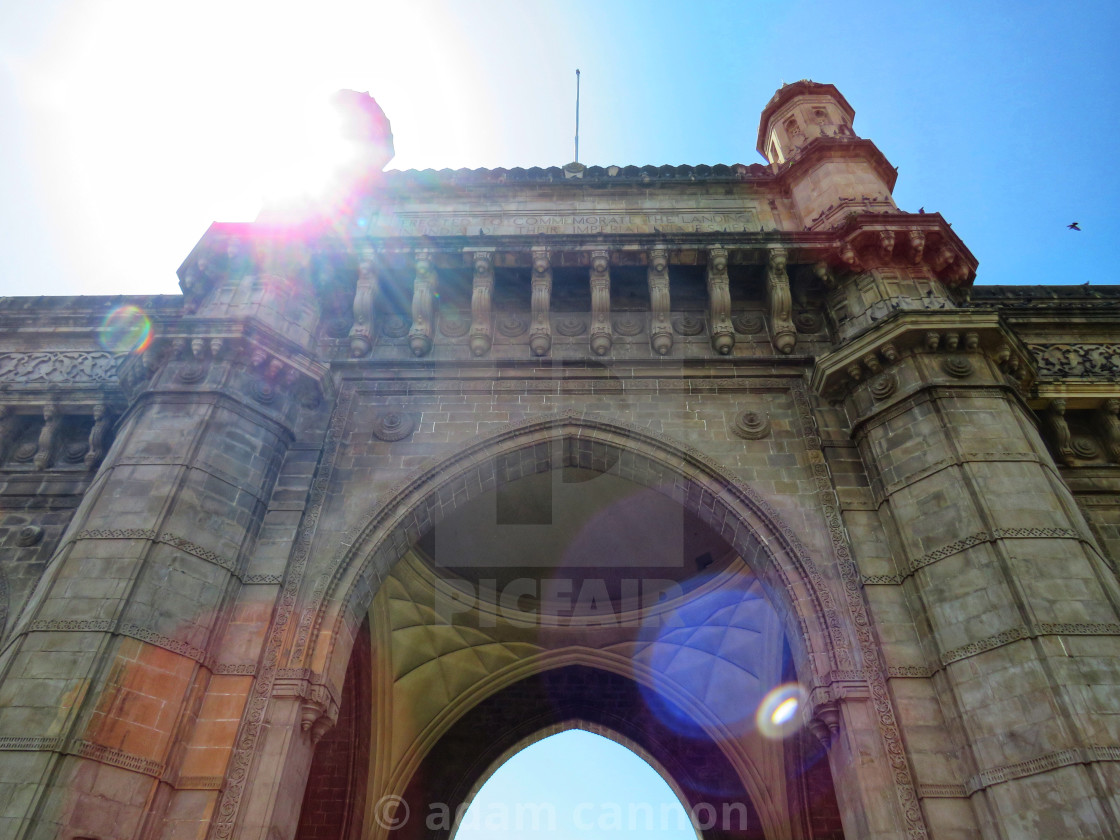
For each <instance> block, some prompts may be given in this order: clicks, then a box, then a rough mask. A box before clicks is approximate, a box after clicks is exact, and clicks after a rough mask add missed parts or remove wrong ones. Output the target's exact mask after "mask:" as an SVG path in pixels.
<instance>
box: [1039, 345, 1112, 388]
mask: <svg viewBox="0 0 1120 840" xmlns="http://www.w3.org/2000/svg"><path fill="white" fill-rule="evenodd" d="M1027 347H1028V349H1029V350H1030V352H1031V355H1033V356H1034V358H1035V361H1036V362H1037V363H1038V375H1039V378H1041V379H1051V378H1053V379H1064V378H1067V377H1085V378H1096V377H1101V378H1108V379H1110V380H1111V381H1113V382H1115V381H1118V380H1120V344H1029V345H1027Z"/></svg>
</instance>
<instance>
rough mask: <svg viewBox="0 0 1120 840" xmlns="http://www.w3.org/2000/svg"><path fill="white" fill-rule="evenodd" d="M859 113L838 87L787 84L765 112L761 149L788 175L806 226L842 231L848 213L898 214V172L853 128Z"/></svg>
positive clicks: (774, 167) (760, 132) (774, 165)
mask: <svg viewBox="0 0 1120 840" xmlns="http://www.w3.org/2000/svg"><path fill="white" fill-rule="evenodd" d="M855 114H856V112H855V109H853V108H852V106H851V105H849V104H848V100H846V99H845V98H844V96H843V95H842V94H841V93H840V91H838V90H837V89H836V87H835V86H834V85H822V84H818V83H817V82H810V81H807V80H802V81H800V82H794V83H793V84H792V85H784V86H783V87H782V88H780V89H779V90H778V92H777V93H775V94H774V96H773V98H772V99H771V100H770V102H769V103H767V105H766V107H765V108H764V109H763V110H762V119H761V122H760V124H759V129H758V151H759V152H761V153H762V155H763V156H764V157H765V158H766V159H767V160H768V161H770V165H771V166H772V167H773V169H774V172H775V173H778V174H781V175H783V176H784V177H785V178H786V179H787V182H788V184H789V189H790V193H791V194H792V196H793V199H794V201H795V202H796V203H797V209H798V211H799V212H800V214H801V218H802V220H803V224H804V225H805V226H806V227H808V228H809V229H811V230H829V229H831V228H834V227H836V225H837V224H838V223H839V222H840V221H842V220H843V219H844V218H845V217H846V216H847V215H848V214H850V213H853V212H857V213H862V212H868V211H870V212H875V213H892V212H897V207H896V206H895V203H894V200H893V199H892V198H891V190H893V189H894V182H895V179H896V177H897V173H896V172H895V170H894V167H892V166H891V165H890V162H889V161H887V159H886V158H885V157H884V156H883V153H882V152H880V151H879V149H878V148H876V146H875V144H874V143H872V142H871V141H870V140H863V139H861V138H860V137H858V136H857V135H856V133H855V132H854V131H853V130H852V121H853V119H854V118H855Z"/></svg>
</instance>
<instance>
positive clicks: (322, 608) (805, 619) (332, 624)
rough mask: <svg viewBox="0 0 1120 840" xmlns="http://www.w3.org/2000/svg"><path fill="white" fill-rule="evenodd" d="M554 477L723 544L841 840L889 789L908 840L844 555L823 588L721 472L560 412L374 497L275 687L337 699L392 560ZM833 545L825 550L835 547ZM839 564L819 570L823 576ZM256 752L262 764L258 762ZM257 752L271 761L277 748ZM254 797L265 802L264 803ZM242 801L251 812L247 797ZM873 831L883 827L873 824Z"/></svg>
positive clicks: (298, 754) (907, 797)
mask: <svg viewBox="0 0 1120 840" xmlns="http://www.w3.org/2000/svg"><path fill="white" fill-rule="evenodd" d="M557 447H559V448H557ZM556 468H560V469H567V468H572V469H578V470H592V471H600V472H605V471H614V472H616V473H617V474H618V475H620V476H625V478H626V480H628V481H631V482H633V483H634V484H637V485H641V486H644V487H648V488H653V489H655V491H656V492H658V493H661V494H662V495H663V496H664V497H665V498H667V499H670V500H672V501H673V502H675V503H676V504H678V505H679V506H680V508H681V509H682V510H684V511H686V512H687V513H688V514H689V515H690V516H693V517H695V518H697V519H698V520H699V521H701V522H703V523H704V525H705V527H707V528H708V529H710V530H711V532H712V533H715V534H718V535H720V537H721V538H722V539H724V540H726V542H727V545H728V546H729V547H731V548H732V549H733V550H734V551H735V552H737V553H738V556H741V557H744V558H749V561H750V563H749V564H750V567H751V568H752V570H753V572H754V573H756V575H757V578H758V580H759V582H760V584H761V585H762V586H764V587H765V589H766V591H767V592H768V593H770V594H771V595H772V597H771V599H770V600H771V603H772V604H773V609H774V613H775V616H776V617H777V618H776V620H777V622H778V624H779V625H780V626H781V628H782V631H783V633H784V638H785V639H786V642H787V644H788V646H789V649H790V659H791V660H792V662H793V665H794V667H793V672H794V673H796V675H797V677H798V678H799V679H800V680H801V682H802V683H803V684H804V685H805V687H806V688H808V689H810V693H809V698H808V700H809V702H808V706H807V707H808V708H809V709H810V711H809V715H811V716H813V720H812V721H811V724H812V731H813V732H814V733H815V734H817V735H818V736H820V737H822V738H823V740H824V743H825V744H826V745H827V746H828V747H829V750H828V759H829V767H830V769H831V777H830V778H829V779H828V783H829V786H830V787H831V784H832V780H833V779H835V790H836V798H837V800H838V801H839V805H840V811H841V813H842V814H843V815H844V823H845V826H846V828H848V830H849V832H850V833H849V836H850V837H859V836H864V835H865V834H867V833H868V832H869V830H870V826H869V825H868V824H867V823H866V821H865V816H864V815H866V814H870V813H872V812H873V811H876V810H877V811H878V812H879V814H880V815H882V811H881V805H877V804H875V803H876V802H881V796H882V793H883V792H884V790H885V789H889V788H891V787H892V786H893V787H894V788H895V789H896V791H895V793H896V795H897V798H898V801H899V803H900V805H901V806H902V807H901V808H900V810H899V811H898V812H896V814H895V816H894V817H893V820H894V825H896V826H898V827H899V829H900V830H905V829H903V826H906V828H907V829H908V828H909V827H910V826H912V825H913V824H914V822H915V819H918V820H920V817H917V818H916V817H915V816H914V812H915V810H916V803H915V802H914V797H913V787H912V785H911V784H910V782H909V774H908V770H907V769H906V768H905V765H904V764H903V766H902V767H901V768H900V766H899V762H900V761H901V762H905V759H904V758H900V755H899V754H898V751H899V744H898V743H897V739H896V738H895V737H894V736H893V734H892V732H891V731H890V727H891V726H893V723H892V722H891V720H890V719H889V718H890V715H891V712H890V701H889V699H888V698H886V697H885V696H881V692H879V691H878V690H877V689H878V688H879V686H881V685H882V680H881V678H879V679H876V678H875V676H874V675H875V667H876V666H875V663H874V662H872V663H871V666H870V667H869V668H864V667H862V665H863V662H862V661H861V660H863V659H865V658H866V657H867V656H868V651H869V647H868V644H867V642H866V640H865V639H864V636H865V635H866V633H864V632H857V631H859V630H860V628H857V627H855V626H854V624H855V623H858V622H857V619H858V618H859V616H860V615H862V612H861V611H860V610H859V609H857V608H856V607H854V606H853V604H852V593H851V592H849V591H848V589H850V586H848V583H847V582H848V575H847V573H846V570H845V569H844V568H843V567H844V564H845V563H850V561H848V560H847V558H846V554H844V556H843V557H842V558H839V562H840V568H839V569H837V568H836V567H832V568H830V569H829V570H828V571H827V573H825V574H822V572H821V569H820V568H818V566H817V565H816V563H815V562H814V561H813V560H812V558H810V557H809V555H808V553H807V552H806V551H805V550H804V549H803V547H802V545H801V543H800V541H799V540H798V538H797V536H796V534H795V533H794V532H793V530H792V529H790V528H789V527H788V526H786V525H785V524H784V522H783V521H782V517H780V516H778V515H777V514H776V513H775V511H774V510H773V508H772V507H771V506H770V505H768V504H767V502H766V501H764V500H763V499H762V498H761V497H759V496H758V494H757V493H755V492H753V491H752V490H751V488H749V487H748V486H746V485H744V484H742V483H740V482H738V481H736V480H735V479H734V478H733V477H732V476H730V475H729V474H728V473H727V472H726V471H725V470H723V469H722V468H721V466H720V465H719V464H717V463H715V462H713V461H711V460H710V459H708V458H706V457H705V456H704V455H702V454H701V453H699V452H696V451H695V450H691V449H689V448H687V447H684V446H681V445H680V444H679V443H677V442H675V441H671V440H668V439H666V438H664V437H662V436H659V435H656V434H651V433H649V432H648V431H647V430H643V429H638V428H633V427H625V426H622V425H619V424H616V423H608V422H604V421H602V420H600V419H598V418H597V417H595V416H591V415H585V414H580V413H575V412H570V413H564V414H561V415H552V416H547V417H538V418H533V419H531V420H527V421H524V422H521V423H518V424H516V425H511V426H508V427H506V428H505V429H504V430H502V431H501V432H499V433H497V434H494V435H490V436H486V437H480V438H478V439H476V440H475V441H472V442H469V443H468V444H466V445H464V446H462V448H460V449H459V451H458V452H457V453H456V454H455V455H453V456H451V457H450V458H447V459H444V460H440V461H438V462H432V463H430V464H429V465H426V466H425V467H423V468H421V469H419V470H418V471H417V472H416V473H415V474H414V475H413V476H412V478H410V479H409V480H407V481H404V482H401V483H400V484H398V485H397V486H396V487H395V488H393V489H392V490H390V491H388V492H386V493H384V494H383V495H382V496H381V498H380V499H379V500H378V502H377V504H376V506H375V509H374V511H373V512H372V513H371V514H370V516H369V517H368V520H367V522H366V525H365V526H363V527H362V528H361V529H356V530H354V531H351V532H348V534H347V535H344V537H343V540H342V542H343V547H342V548H341V549H340V551H339V552H338V554H337V556H336V559H335V561H334V562H333V563H331V564H330V568H331V569H332V571H330V572H327V573H325V574H324V575H322V576H321V577H320V578H318V582H317V583H315V585H314V586H313V587H312V588H311V590H310V591H308V593H307V596H305V597H307V598H308V599H309V600H307V601H305V603H307V604H308V606H307V607H306V608H305V609H303V610H302V611H301V613H300V619H299V622H298V624H297V625H296V626H294V627H292V633H291V636H289V639H290V640H291V641H290V642H289V643H287V644H285V645H283V648H284V649H285V650H286V651H287V653H286V654H282V656H284V661H285V662H286V663H287V664H289V665H291V666H292V667H290V668H287V669H284V673H287V674H300V673H302V674H310V675H312V678H313V680H314V683H315V684H319V685H323V686H324V689H323V690H324V691H329V692H331V693H332V694H333V696H335V697H339V696H340V691H339V689H340V687H341V686H342V685H343V683H344V675H345V669H346V667H347V663H348V662H349V652H350V650H351V647H352V646H353V644H354V640H355V638H356V637H357V634H358V627H359V626H360V623H361V622H362V621H363V620H364V619H365V617H366V615H367V611H368V609H369V605H370V604H371V603H372V602H373V600H374V597H375V596H376V595H377V594H378V593H379V592H380V590H381V589H382V586H383V581H384V580H385V578H386V576H387V575H388V574H389V572H390V570H392V569H393V568H394V566H395V565H396V564H397V563H398V561H399V559H400V558H401V557H403V556H405V555H406V554H407V553H408V552H409V550H410V548H411V547H412V546H414V545H416V544H417V542H418V540H419V539H420V538H421V537H422V536H423V534H424V533H426V532H427V531H428V530H430V529H431V528H432V527H433V526H434V525H436V524H438V523H439V522H441V521H444V519H445V518H446V517H447V516H449V515H453V514H454V512H455V511H456V510H458V509H460V508H461V507H463V505H465V504H466V503H468V502H469V500H471V499H472V498H475V497H477V496H478V495H479V494H481V493H484V492H488V490H491V489H493V488H494V487H495V486H497V484H498V483H499V479H502V478H503V477H504V479H505V480H513V479H516V478H517V477H519V476H522V475H528V474H534V473H536V472H538V471H547V470H551V469H556ZM305 539H306V538H305ZM833 543H834V547H835V544H836V534H835V533H833ZM838 551H840V552H841V553H843V551H844V549H842V548H841V549H838ZM837 559H838V558H835V557H829V558H826V561H827V563H830V564H831V563H836V562H837ZM841 578H842V579H843V581H844V582H843V583H842V582H841V580H840V579H841ZM840 591H843V592H844V596H843V597H845V598H846V600H847V601H848V608H849V609H848V610H844V611H840V610H837V609H836V608H835V598H834V595H833V593H834V592H837V593H839V592H840ZM873 658H874V657H873ZM857 663H858V664H857ZM865 675H866V676H865ZM864 680H868V681H869V682H864ZM488 685H489V690H490V691H497V690H499V689H500V688H501V685H499V684H498V683H497V682H491V683H489V684H488ZM861 686H862V687H861ZM317 690H318V689H316V691H317ZM852 701H854V702H852ZM881 707H882V708H881ZM305 708H306V707H305ZM884 709H885V712H884ZM884 713H885V714H886V715H887V717H884V716H883V715H884ZM285 714H291V713H290V712H286V713H285ZM317 726H318V724H316V727H317ZM316 727H312V735H314V729H315V728H316ZM304 730H305V731H307V726H306V725H305V726H304ZM277 734H278V735H279V731H278V733H277ZM437 734H438V733H437ZM280 737H282V738H283V739H284V743H285V744H290V745H291V746H290V747H289V746H284V745H283V744H281V746H280V749H284V750H291V749H292V748H293V747H294V748H295V750H296V751H295V752H294V753H292V759H291V760H290V761H287V763H285V764H284V765H280V766H281V767H285V768H287V769H284V770H283V771H282V772H283V773H284V774H285V775H284V778H285V780H286V781H284V782H283V784H284V785H285V786H287V787H289V788H290V786H291V784H292V780H296V781H295V783H296V784H299V785H300V789H301V790H302V785H303V783H304V781H302V780H305V779H306V772H307V769H306V768H307V766H308V765H309V764H310V752H309V751H307V747H306V746H299V743H300V742H299V739H298V738H297V739H295V740H292V739H291V736H280ZM270 738H272V740H273V741H275V738H273V737H272V736H270ZM869 738H870V740H869ZM427 746H429V747H430V744H428V745H427ZM869 746H870V747H871V749H872V750H873V751H875V752H873V753H872V756H873V759H872V761H871V762H868V761H866V760H864V759H865V758H866V756H867V755H868V753H867V752H866V750H867V748H868V747H869ZM257 749H258V753H259V750H260V749H262V748H260V747H258V748H257ZM263 749H264V750H267V751H270V752H273V753H275V751H276V749H277V747H275V746H268V745H265V746H264V747H263ZM421 752H422V751H421ZM292 762H294V763H292ZM304 762H306V764H305V763H304ZM301 766H302V767H303V768H304V769H303V770H302V771H301V770H300V769H299V768H300V767H301ZM740 776H741V778H746V777H747V776H749V773H747V772H746V771H743V772H741V773H740ZM263 778H264V777H262V779H263ZM273 778H275V779H277V780H279V778H280V777H279V776H278V775H275V774H274V775H273ZM301 779H302V780H301ZM276 783H278V782H269V784H276ZM817 786H818V787H819V785H817ZM254 787H255V786H254ZM261 794H263V795H267V794H266V793H265V789H262V791H261ZM236 795H237V794H236V791H235V796H236ZM253 797H254V801H258V800H257V797H258V794H256V793H254V794H253ZM235 801H236V800H235V799H233V798H231V802H235ZM234 807H236V805H235V806H234ZM254 807H257V808H259V806H254ZM783 807H785V806H783ZM888 818H889V815H888ZM877 819H878V820H879V821H880V822H881V821H882V816H879V817H877ZM849 824H850V825H849ZM919 825H920V823H919ZM919 834H920V832H919ZM779 836H780V835H779ZM916 836H918V835H916Z"/></svg>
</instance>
